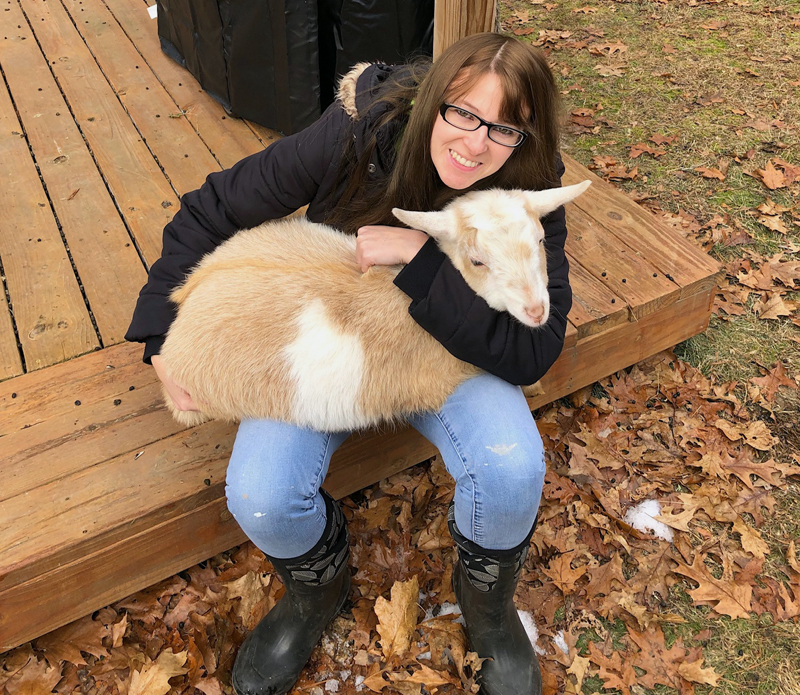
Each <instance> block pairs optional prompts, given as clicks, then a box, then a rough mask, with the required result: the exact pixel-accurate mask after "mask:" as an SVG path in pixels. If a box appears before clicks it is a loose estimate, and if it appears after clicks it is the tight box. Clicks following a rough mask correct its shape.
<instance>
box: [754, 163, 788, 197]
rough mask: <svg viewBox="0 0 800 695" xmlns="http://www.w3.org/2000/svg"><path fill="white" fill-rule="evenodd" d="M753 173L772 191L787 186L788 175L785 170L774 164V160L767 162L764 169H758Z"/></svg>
mask: <svg viewBox="0 0 800 695" xmlns="http://www.w3.org/2000/svg"><path fill="white" fill-rule="evenodd" d="M753 174H754V175H755V176H756V177H757V178H759V179H761V181H762V183H763V184H764V185H765V186H766V187H767V188H769V189H770V190H771V191H774V190H776V189H778V188H786V177H785V176H784V174H783V172H781V171H778V169H776V168H775V167H774V166H773V164H772V160H770V161H769V162H767V165H766V166H765V167H764V168H763V169H756V170H755V171H754V172H753Z"/></svg>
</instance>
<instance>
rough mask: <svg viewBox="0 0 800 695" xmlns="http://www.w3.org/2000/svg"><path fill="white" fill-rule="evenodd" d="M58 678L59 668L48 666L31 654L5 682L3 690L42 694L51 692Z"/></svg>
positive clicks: (16, 694) (24, 694) (11, 694)
mask: <svg viewBox="0 0 800 695" xmlns="http://www.w3.org/2000/svg"><path fill="white" fill-rule="evenodd" d="M0 672H2V671H0ZM60 680H61V669H60V668H58V667H57V666H48V664H47V662H46V661H45V660H44V659H42V660H41V661H39V660H38V659H37V658H36V657H35V656H33V655H31V656H30V657H29V659H28V660H27V662H26V663H24V664H23V665H22V667H21V668H19V669H18V670H17V671H16V673H14V675H13V676H12V677H11V678H10V679H9V680H7V681H6V682H5V690H6V691H7V692H8V695H42V694H43V693H49V692H51V691H52V690H53V688H55V687H56V684H57V683H58V682H59V681H60Z"/></svg>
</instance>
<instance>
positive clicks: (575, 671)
mask: <svg viewBox="0 0 800 695" xmlns="http://www.w3.org/2000/svg"><path fill="white" fill-rule="evenodd" d="M588 669H589V659H588V658H587V657H583V656H576V657H575V658H574V659H573V661H572V664H571V665H570V667H569V668H568V669H567V673H568V674H569V675H570V676H573V678H574V680H573V679H569V680H567V684H566V686H567V689H566V690H565V691H564V692H565V693H576V694H577V693H580V692H581V691H582V689H583V680H584V678H586V671H587V670H588Z"/></svg>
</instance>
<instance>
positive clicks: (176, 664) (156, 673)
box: [128, 649, 187, 695]
mask: <svg viewBox="0 0 800 695" xmlns="http://www.w3.org/2000/svg"><path fill="white" fill-rule="evenodd" d="M186 656H187V652H185V651H184V652H180V653H179V654H174V653H173V652H172V650H171V649H165V650H164V651H163V652H161V654H159V655H158V658H157V659H156V660H155V661H150V660H149V659H148V660H147V661H146V662H145V665H144V666H143V667H142V669H141V670H140V671H134V672H133V673H132V674H131V685H130V689H129V690H128V695H166V694H167V693H168V692H169V691H170V685H169V679H170V678H174V677H175V676H182V675H183V674H184V673H186V669H184V668H183V665H184V664H185V663H186Z"/></svg>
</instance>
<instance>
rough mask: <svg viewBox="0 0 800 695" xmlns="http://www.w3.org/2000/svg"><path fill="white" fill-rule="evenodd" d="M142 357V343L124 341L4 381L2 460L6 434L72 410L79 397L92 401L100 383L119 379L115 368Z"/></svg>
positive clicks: (0, 433)
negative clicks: (94, 391)
mask: <svg viewBox="0 0 800 695" xmlns="http://www.w3.org/2000/svg"><path fill="white" fill-rule="evenodd" d="M141 356H142V346H141V345H139V344H132V343H122V344H120V345H115V346H114V347H111V348H106V349H105V350H99V351H97V352H91V353H89V354H88V355H84V356H82V357H81V358H80V359H75V360H69V361H68V362H63V363H61V364H59V365H58V366H56V367H51V368H50V369H46V370H44V371H39V372H32V373H30V374H25V375H24V376H20V377H17V378H16V379H12V380H9V381H4V382H2V383H0V460H2V453H3V452H4V449H3V441H4V437H6V436H8V435H10V434H12V433H13V432H16V431H17V430H21V429H27V428H29V427H32V426H33V425H35V424H37V423H40V422H44V421H45V420H47V419H49V418H53V417H58V416H60V415H62V414H63V413H67V412H72V411H73V407H74V401H75V400H76V399H79V398H83V399H84V401H86V402H88V403H91V397H87V394H89V393H91V392H92V391H93V390H94V389H98V386H97V382H108V381H112V380H116V379H117V377H116V372H115V371H114V370H116V369H119V368H121V367H125V366H126V365H130V364H139V363H141ZM142 366H145V365H142ZM146 369H147V370H149V371H152V370H151V368H150V367H146ZM125 386H126V387H127V386H128V384H125ZM84 401H82V402H84Z"/></svg>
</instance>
